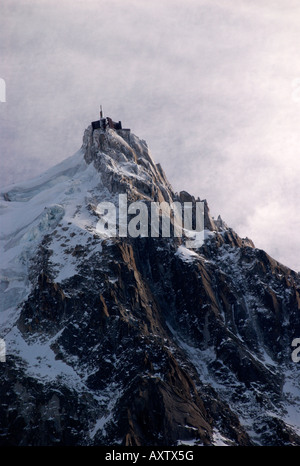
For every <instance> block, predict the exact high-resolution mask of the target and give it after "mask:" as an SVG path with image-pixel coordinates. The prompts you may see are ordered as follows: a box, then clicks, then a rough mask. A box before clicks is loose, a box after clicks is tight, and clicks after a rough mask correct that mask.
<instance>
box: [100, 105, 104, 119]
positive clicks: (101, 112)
mask: <svg viewBox="0 0 300 466" xmlns="http://www.w3.org/2000/svg"><path fill="white" fill-rule="evenodd" d="M102 118H103V111H102V105H100V120H101V119H102Z"/></svg>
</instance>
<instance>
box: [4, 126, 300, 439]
mask: <svg viewBox="0 0 300 466" xmlns="http://www.w3.org/2000/svg"><path fill="white" fill-rule="evenodd" d="M120 193H121V194H122V193H123V194H124V193H126V194H127V196H128V199H129V200H130V201H136V200H143V201H145V202H146V203H147V202H151V201H156V202H163V201H166V202H175V201H177V202H181V203H183V202H195V201H196V200H195V199H194V198H193V197H192V196H190V195H189V194H188V193H186V192H181V193H179V194H178V193H174V192H173V190H172V187H171V186H170V184H169V183H168V181H167V179H166V176H165V174H164V172H163V170H162V168H161V167H160V165H156V164H155V163H154V162H153V160H152V157H151V155H150V153H149V150H148V147H147V144H146V143H145V142H144V141H141V140H140V139H139V138H137V137H136V136H135V135H133V134H130V133H128V131H122V130H119V131H115V130H112V129H107V130H106V131H103V130H100V129H97V130H94V131H93V130H92V127H89V128H88V129H87V130H86V131H85V134H84V138H83V146H82V148H81V150H80V151H79V152H78V153H77V154H75V156H73V157H71V158H70V159H68V160H67V161H66V162H64V163H63V164H60V165H59V166H58V167H55V168H54V169H53V170H50V171H49V172H47V173H46V174H45V175H43V176H42V177H40V178H38V179H36V180H33V181H32V182H30V183H27V184H24V185H23V186H19V187H17V188H16V187H10V188H8V189H6V190H4V191H3V193H2V201H1V211H2V215H3V217H2V218H3V220H4V221H5V225H6V227H5V228H4V230H3V231H2V234H1V244H2V252H3V258H4V266H3V268H2V273H1V290H2V309H1V314H0V316H1V315H2V316H3V317H2V318H1V324H2V326H1V332H2V333H1V334H0V337H2V338H3V339H4V340H5V341H6V348H7V357H6V362H5V363H0V377H1V388H0V395H1V405H0V444H1V445H110V444H123V445H179V444H194V445H216V444H226V445H300V435H299V429H300V414H299V411H300V406H299V401H298V400H299V398H298V396H299V388H298V387H299V383H298V374H297V365H296V364H295V363H293V362H292V360H291V351H292V350H291V342H292V340H293V339H294V338H296V337H300V318H299V315H300V313H299V311H300V296H299V292H300V280H299V275H298V274H296V273H295V272H293V271H292V270H290V269H288V268H287V267H284V266H283V265H281V264H279V263H278V262H276V260H274V259H272V258H271V257H269V256H268V254H267V253H265V252H264V251H261V250H258V249H256V248H255V246H254V245H253V243H252V242H251V240H249V239H247V238H246V239H242V238H240V237H239V236H238V235H237V234H236V233H235V232H234V231H233V230H232V229H230V228H228V227H227V225H226V224H225V223H224V222H223V221H222V220H221V218H218V219H217V220H214V219H213V218H212V217H211V216H210V213H209V209H208V206H207V203H206V202H205V229H206V239H205V242H204V244H203V245H202V246H201V247H200V248H198V249H196V250H189V249H187V248H186V247H185V243H184V238H179V237H178V238H176V237H170V238H164V237H158V238H151V237H144V238H131V237H124V238H120V237H118V236H116V237H114V238H110V237H106V236H101V235H100V234H99V231H97V228H96V225H97V222H98V220H99V216H98V214H97V206H98V204H99V202H103V201H110V202H117V196H118V195H119V194H120ZM21 212H22V213H24V214H22V215H20V213H21ZM3 224H4V222H3Z"/></svg>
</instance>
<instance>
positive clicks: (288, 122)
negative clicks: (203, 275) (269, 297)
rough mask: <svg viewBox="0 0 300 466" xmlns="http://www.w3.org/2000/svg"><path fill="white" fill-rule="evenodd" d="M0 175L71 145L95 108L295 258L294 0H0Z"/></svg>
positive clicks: (26, 170)
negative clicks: (0, 93)
mask: <svg viewBox="0 0 300 466" xmlns="http://www.w3.org/2000/svg"><path fill="white" fill-rule="evenodd" d="M1 8H2V10H3V11H2V14H1V19H0V22H1V27H0V53H1V56H2V57H3V58H2V60H1V68H0V77H1V78H4V79H5V81H6V86H7V90H6V93H7V95H6V103H1V102H0V118H1V131H0V144H1V146H0V147H1V164H2V170H1V174H0V184H1V186H3V185H6V184H9V183H12V182H18V181H21V180H23V179H26V178H29V177H31V176H33V175H36V174H38V173H39V172H41V171H43V170H44V169H46V168H48V167H50V166H52V165H53V164H54V163H56V162H59V161H61V160H62V159H64V158H66V157H67V156H69V155H71V154H72V153H73V152H75V151H76V150H77V149H78V147H80V145H81V139H82V134H83V131H84V129H85V127H86V126H87V125H88V124H89V123H90V121H91V120H94V119H96V118H97V116H98V108H99V103H102V104H103V107H104V112H105V113H106V114H108V115H110V116H111V117H112V118H114V119H121V120H122V121H123V124H124V125H126V126H127V127H131V129H132V130H133V131H134V132H135V133H136V134H137V135H138V136H140V137H142V138H144V139H146V140H147V142H148V144H149V146H150V149H151V151H152V154H153V157H154V159H155V160H156V161H157V162H160V163H161V164H162V165H163V167H164V169H165V171H166V174H167V176H168V178H169V180H170V181H171V183H172V185H173V186H174V188H175V189H176V190H181V189H186V190H188V191H190V192H191V193H193V194H195V195H197V196H198V195H199V196H200V197H201V198H206V199H207V200H208V203H209V205H210V208H211V211H212V214H213V215H215V216H217V215H218V214H219V213H220V214H221V216H222V217H223V218H224V220H225V221H226V222H227V223H228V224H229V225H230V226H232V227H233V228H234V229H235V230H236V231H237V232H238V233H239V234H241V235H242V236H246V235H247V236H249V237H251V238H252V239H253V241H254V242H255V244H256V246H257V247H261V248H264V249H265V250H266V251H267V252H268V253H270V254H271V255H273V256H274V257H275V258H276V259H278V260H280V261H281V262H283V263H285V264H286V265H288V266H290V267H292V268H294V269H296V270H300V259H299V249H300V235H299V230H300V219H299V208H298V204H299V175H300V162H299V161H300V157H299V147H300V144H299V143H300V132H299V129H298V128H299V118H300V84H299V82H300V58H299V54H298V50H297V47H298V44H299V42H300V32H299V27H298V23H299V17H300V5H299V3H298V1H294V0H291V1H290V2H289V4H288V7H287V4H286V2H285V1H284V0H270V1H269V2H267V3H265V4H264V5H262V4H261V2H259V1H258V0H254V1H252V2H248V1H247V0H227V1H226V2H223V1H221V0H216V1H214V2H211V1H210V0H200V1H199V0H197V1H196V0H185V1H184V2H183V1H182V0H181V1H179V0H161V1H158V0H154V1H152V2H148V1H146V0H111V1H109V2H108V1H106V0H87V1H76V2H74V1H70V0H62V1H60V2H53V1H50V0H44V1H43V2H39V1H37V0H27V1H25V0H6V2H5V4H4V6H2V7H1Z"/></svg>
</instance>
